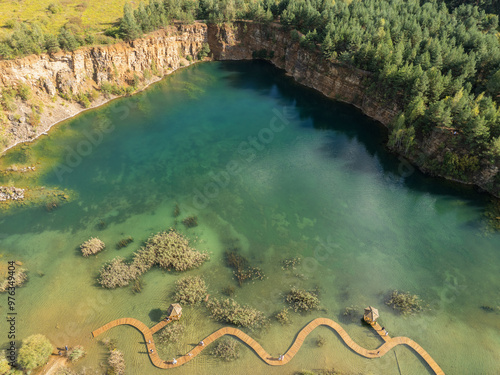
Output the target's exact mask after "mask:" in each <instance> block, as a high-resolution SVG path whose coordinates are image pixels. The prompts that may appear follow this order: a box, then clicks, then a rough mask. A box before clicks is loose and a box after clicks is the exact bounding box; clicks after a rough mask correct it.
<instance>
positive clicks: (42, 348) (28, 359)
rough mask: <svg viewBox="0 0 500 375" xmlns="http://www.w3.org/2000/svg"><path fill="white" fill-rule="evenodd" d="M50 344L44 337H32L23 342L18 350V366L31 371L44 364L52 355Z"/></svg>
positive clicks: (38, 335)
mask: <svg viewBox="0 0 500 375" xmlns="http://www.w3.org/2000/svg"><path fill="white" fill-rule="evenodd" d="M52 350H53V347H52V344H51V343H50V341H49V340H48V339H47V338H46V337H45V336H44V335H40V334H37V335H32V336H29V337H28V338H26V339H24V340H23V344H22V346H21V348H20V349H19V355H18V357H17V362H18V363H19V365H20V366H21V367H22V368H23V369H25V370H27V371H31V370H33V369H35V368H37V367H40V366H42V365H44V364H46V363H47V362H48V361H49V358H50V355H51V354H52Z"/></svg>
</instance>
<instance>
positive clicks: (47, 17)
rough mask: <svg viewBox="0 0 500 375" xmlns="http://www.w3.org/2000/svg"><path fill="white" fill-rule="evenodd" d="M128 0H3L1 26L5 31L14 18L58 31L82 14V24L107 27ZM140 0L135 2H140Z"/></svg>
mask: <svg viewBox="0 0 500 375" xmlns="http://www.w3.org/2000/svg"><path fill="white" fill-rule="evenodd" d="M127 2H128V1H127V0H107V1H97V0H60V1H58V0H21V1H19V0H16V1H14V0H10V1H4V2H3V4H2V12H0V26H1V27H2V28H4V31H5V30H6V29H7V30H8V27H9V25H11V24H12V20H18V21H28V22H34V21H39V22H42V23H44V24H45V27H46V28H47V30H48V31H50V32H53V33H56V34H57V32H58V31H59V28H60V27H62V26H64V25H65V24H66V22H68V20H69V19H70V18H73V17H78V18H81V22H82V26H83V27H85V28H89V29H93V30H96V31H103V30H105V29H107V28H108V27H109V26H110V25H111V23H113V22H115V21H116V20H117V19H118V18H120V17H121V16H122V15H123V6H124V5H125V3H127ZM138 5H139V2H136V4H135V6H138Z"/></svg>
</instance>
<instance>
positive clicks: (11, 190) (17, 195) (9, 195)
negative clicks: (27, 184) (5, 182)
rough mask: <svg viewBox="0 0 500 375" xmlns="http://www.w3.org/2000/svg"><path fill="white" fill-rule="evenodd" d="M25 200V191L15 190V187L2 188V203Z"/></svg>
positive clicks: (0, 187) (0, 193)
mask: <svg viewBox="0 0 500 375" xmlns="http://www.w3.org/2000/svg"><path fill="white" fill-rule="evenodd" d="M23 199H24V189H19V188H15V187H13V186H10V187H9V186H0V202H2V201H8V200H12V201H19V200H23Z"/></svg>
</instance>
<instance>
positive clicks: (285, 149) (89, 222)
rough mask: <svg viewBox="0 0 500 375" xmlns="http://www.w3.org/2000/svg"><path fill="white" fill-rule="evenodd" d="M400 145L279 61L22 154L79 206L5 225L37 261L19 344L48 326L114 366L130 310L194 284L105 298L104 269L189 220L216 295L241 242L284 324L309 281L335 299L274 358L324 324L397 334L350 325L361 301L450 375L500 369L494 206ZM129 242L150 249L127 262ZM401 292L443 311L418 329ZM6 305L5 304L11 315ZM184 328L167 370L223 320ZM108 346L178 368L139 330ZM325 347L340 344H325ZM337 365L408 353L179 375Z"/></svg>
mask: <svg viewBox="0 0 500 375" xmlns="http://www.w3.org/2000/svg"><path fill="white" fill-rule="evenodd" d="M84 131H85V132H86V133H84ZM385 137H386V132H385V130H384V129H383V128H382V127H381V126H379V125H378V124H377V123H375V122H373V121H371V120H369V119H368V118H366V117H365V116H363V115H362V114H361V113H360V112H359V111H358V110H356V109H355V108H352V107H350V106H347V105H344V104H341V103H335V102H333V101H330V100H327V99H325V98H323V97H322V96H320V95H318V94H317V93H315V92H313V91H311V90H308V89H305V88H303V87H299V86H298V85H296V84H294V83H293V82H292V81H291V80H290V79H289V78H287V77H285V76H284V75H283V74H282V72H280V71H278V70H276V69H274V68H273V67H271V66H269V65H267V64H264V63H259V62H231V63H229V62H228V63H206V64H199V65H196V66H193V67H189V68H186V69H184V70H182V71H180V72H177V73H175V74H173V75H172V76H169V77H168V78H166V79H165V80H163V81H162V82H161V83H159V84H157V85H155V86H154V87H152V88H150V89H148V90H147V91H146V92H144V93H141V94H139V95H136V96H133V97H131V98H125V99H120V100H116V101H113V102H112V103H110V104H108V105H106V106H105V107H103V108H101V109H98V110H95V111H91V112H86V113H85V114H82V115H81V116H78V117H77V118H75V119H73V120H71V121H68V122H66V123H64V124H61V125H59V126H58V127H57V129H55V130H53V131H51V133H50V135H49V137H46V138H44V139H41V140H40V141H38V142H36V143H35V144H33V145H32V146H30V147H28V148H26V147H25V148H17V149H15V150H13V151H12V152H10V153H9V154H8V155H7V156H5V157H4V160H3V161H4V164H6V163H7V162H12V163H23V162H36V161H42V163H43V164H42V166H43V165H53V166H54V168H53V169H51V170H50V171H49V172H48V173H46V174H45V175H44V177H43V181H42V183H44V184H46V185H47V186H58V187H60V188H66V189H69V190H72V191H73V192H74V196H75V199H74V200H73V201H72V202H71V203H68V204H66V205H63V206H61V207H60V208H58V209H56V210H54V211H52V212H47V211H46V210H45V208H44V207H32V208H23V209H19V210H15V211H13V212H11V213H8V214H7V213H2V214H0V215H1V216H0V233H1V237H0V241H1V242H0V251H2V252H3V258H2V260H10V259H19V260H21V261H22V262H23V263H24V264H25V266H26V267H27V268H28V269H29V271H30V274H29V276H30V280H29V282H28V283H27V284H26V286H25V287H23V288H21V289H19V290H18V295H17V301H18V306H17V308H18V313H19V322H18V326H17V329H18V333H19V336H18V337H19V338H22V337H25V336H27V335H29V334H33V333H38V332H40V333H43V334H45V335H47V336H48V337H49V338H50V339H51V340H52V342H53V343H54V344H56V345H58V346H64V345H76V344H82V345H84V346H85V347H86V348H87V349H88V355H87V357H86V359H84V360H83V361H82V362H81V363H80V365H79V366H80V367H93V368H96V369H97V368H99V363H101V362H103V361H105V358H106V356H105V350H104V348H103V347H102V346H101V345H99V344H98V342H97V340H92V339H91V337H90V336H91V335H90V332H91V331H92V330H94V329H96V328H98V327H99V326H101V325H103V324H105V323H107V322H108V321H110V320H112V319H116V318H120V317H127V316H129V317H134V318H137V319H139V320H141V321H143V322H144V323H146V324H148V325H153V324H154V323H155V321H156V320H157V319H158V309H163V310H164V309H166V308H167V307H168V305H169V303H170V301H171V294H172V292H173V285H174V282H175V280H176V279H178V278H179V277H180V275H179V274H173V273H166V272H162V271H160V270H153V271H150V272H149V273H147V274H146V275H145V276H144V281H145V287H144V289H143V291H142V293H140V294H133V293H132V291H131V290H130V288H123V289H119V290H112V291H108V290H102V289H101V288H99V287H98V286H97V285H96V282H95V280H96V276H97V273H98V270H99V268H100V267H101V265H102V264H103V263H105V262H106V261H108V260H110V259H112V258H114V257H115V256H117V255H120V256H124V257H127V256H129V255H130V254H132V253H133V252H134V251H135V250H137V249H138V248H139V247H140V245H141V243H142V241H144V240H145V239H147V237H148V236H149V235H150V234H152V233H156V232H158V231H160V230H164V229H166V228H168V227H173V226H177V228H178V229H179V230H180V231H181V232H183V233H184V234H187V235H188V236H189V237H190V238H192V239H197V243H196V247H197V248H198V249H200V250H206V251H210V252H211V253H212V258H211V261H210V262H209V263H207V264H205V265H204V266H203V267H201V268H200V269H198V270H194V271H189V272H188V274H193V275H194V274H203V275H204V276H205V277H206V279H207V282H208V284H209V289H210V294H211V296H221V295H222V293H221V290H222V288H223V287H226V286H228V285H235V286H236V282H235V281H234V280H233V279H232V271H231V269H229V268H227V267H226V266H225V265H224V261H223V254H224V251H225V250H226V249H227V248H229V247H231V246H234V245H235V244H236V245H237V246H239V247H241V249H242V250H241V251H242V253H244V254H245V255H246V256H247V257H248V258H249V260H250V261H251V262H252V264H253V265H254V266H258V267H261V268H262V269H263V271H264V273H265V274H266V276H267V278H266V279H265V280H263V281H255V282H254V283H249V284H245V285H244V286H243V287H241V288H239V287H237V289H236V295H235V299H236V300H237V301H240V302H244V303H248V304H250V305H252V306H254V307H257V308H259V309H260V310H262V311H263V312H264V313H265V314H266V315H268V316H271V315H274V314H275V313H276V312H277V311H278V310H280V309H281V308H282V307H283V306H284V301H283V300H284V295H285V294H286V293H287V292H288V291H289V290H290V288H291V286H293V285H296V286H299V287H302V288H306V289H312V288H315V287H318V288H319V290H320V298H321V301H322V307H324V310H322V311H318V312H314V313H311V314H307V315H299V314H293V324H291V325H290V326H285V327H282V326H281V325H279V324H278V323H277V322H276V321H274V322H273V323H272V324H271V326H270V328H269V329H268V330H266V331H263V332H256V333H252V335H253V336H255V338H256V339H257V340H258V341H259V342H260V343H261V344H262V345H263V346H264V348H266V349H267V350H268V351H269V352H270V353H271V354H273V355H276V356H277V355H279V354H280V353H283V352H284V351H285V350H286V349H287V348H288V346H289V344H290V343H291V341H292V340H293V338H294V336H295V334H296V332H297V331H298V330H299V329H300V328H301V327H303V325H305V324H306V323H307V322H308V321H310V320H312V319H313V318H315V317H319V316H324V317H330V318H332V319H334V320H336V321H339V322H340V323H341V324H342V325H343V326H344V328H345V329H346V330H347V331H348V333H349V334H350V335H351V336H352V337H353V338H354V340H355V341H356V342H358V343H359V344H360V345H362V346H365V347H371V348H375V347H376V346H378V345H379V344H380V340H379V339H378V338H376V337H375V336H374V335H373V333H372V332H371V331H370V330H369V329H367V328H366V327H363V326H361V324H360V323H358V322H354V323H350V322H348V321H347V320H345V319H344V317H343V316H342V313H343V311H344V308H345V307H346V306H350V305H357V306H359V307H365V306H366V305H369V304H370V305H374V306H376V307H378V308H379V310H380V313H381V324H382V325H385V326H386V327H387V329H388V330H389V332H390V334H391V335H393V336H399V335H401V336H408V337H410V338H412V339H414V340H415V341H417V342H418V343H419V344H420V345H422V346H423V347H424V348H425V349H426V350H427V351H428V352H429V353H430V354H431V355H432V356H433V357H434V359H435V360H436V361H437V362H438V363H439V364H440V365H441V367H442V368H443V370H444V371H445V372H446V373H447V374H497V373H498V367H499V366H498V364H499V363H500V314H499V313H488V312H485V311H483V310H482V309H480V306H481V305H490V306H499V305H500V279H499V277H498V275H499V274H500V253H499V251H498V250H499V248H500V235H498V234H494V235H485V234H484V233H485V231H484V226H485V224H484V223H483V220H482V213H483V209H484V204H485V202H486V200H487V199H486V197H483V196H479V195H477V194H475V193H474V192H473V191H472V190H470V189H465V188H460V187H457V186H455V185H453V184H450V183H446V182H443V181H441V180H436V179H431V178H428V177H425V176H423V175H421V174H420V173H418V172H417V171H414V170H413V169H412V168H411V167H410V166H409V165H408V164H406V163H405V162H404V161H402V160H399V159H398V158H397V157H395V156H394V155H391V154H389V153H387V152H386V151H385V150H384V148H383V143H384V141H385ZM10 179H11V180H13V181H15V178H12V177H10ZM2 183H6V181H2ZM176 204H179V206H180V208H181V215H180V217H179V218H180V219H182V218H184V217H187V216H189V215H191V214H196V215H197V216H198V222H199V226H198V227H196V228H191V229H186V228H185V227H184V226H183V225H182V224H177V223H176V222H175V218H174V217H173V210H174V207H175V205H176ZM101 221H103V222H104V223H105V228H102V227H100V226H99V223H100V222H101ZM129 235H130V236H133V237H134V238H135V242H133V243H132V244H131V245H130V246H128V247H127V248H124V249H121V250H116V249H115V247H114V244H115V243H116V242H118V241H119V240H120V239H122V238H123V237H126V236H129ZM90 236H99V237H100V238H101V239H102V240H103V241H104V242H105V243H106V244H107V245H108V246H107V249H106V250H105V251H104V252H103V253H101V254H99V255H98V256H96V257H94V258H90V259H85V258H83V257H82V256H81V255H80V254H79V251H78V250H77V247H78V245H79V244H80V243H82V242H83V241H85V240H86V239H88V238H89V237H90ZM297 255H300V256H301V257H302V258H303V259H304V261H303V262H302V265H301V266H300V267H299V268H298V269H297V270H296V271H294V272H291V271H283V270H282V269H281V261H282V260H283V259H285V258H289V257H292V256H297ZM42 274H43V276H42ZM393 289H400V290H408V291H411V292H412V293H416V294H419V295H420V296H421V297H422V298H423V299H424V300H425V301H426V302H427V303H428V304H429V310H428V311H426V312H424V313H421V314H419V315H415V316H412V317H409V318H405V317H403V316H401V315H398V314H396V313H394V312H393V311H392V310H391V309H390V308H388V307H387V306H385V305H384V303H383V301H384V298H385V296H386V295H387V293H388V292H389V291H390V290H393ZM6 298H7V297H6V296H5V295H2V296H0V301H1V302H0V306H1V308H2V311H3V312H4V314H5V312H6ZM182 319H183V322H184V324H185V325H186V333H185V337H183V339H182V342H181V343H179V344H178V346H177V347H176V348H172V349H171V350H169V351H163V352H162V355H163V357H164V358H165V359H171V358H173V357H174V356H176V355H179V354H180V353H183V352H185V351H186V350H187V349H189V348H190V347H191V344H193V343H197V342H198V341H199V340H200V339H201V338H203V337H204V336H205V335H208V334H210V333H211V332H212V331H214V330H215V329H217V328H218V327H220V326H221V325H220V324H218V323H215V322H213V321H212V320H211V319H210V318H209V317H208V314H207V312H206V311H205V310H204V308H196V309H195V308H185V310H184V315H183V318H182ZM2 327H6V326H5V324H4V325H2ZM5 332H6V328H5ZM106 335H107V336H108V337H112V338H114V339H116V341H117V345H118V347H119V348H120V349H122V350H123V351H124V352H125V355H126V361H127V368H128V372H127V373H128V374H160V373H164V372H165V371H164V370H163V371H162V370H158V369H156V368H154V367H153V366H152V365H151V363H150V362H149V359H148V357H147V355H146V353H145V350H144V346H143V345H142V343H141V336H140V334H139V333H138V332H137V331H135V330H134V329H133V328H130V327H119V328H115V329H114V330H112V331H109V334H106ZM318 335H321V336H323V337H325V338H326V345H324V346H323V347H321V348H318V347H317V346H316V344H315V342H316V339H317V337H318ZM4 336H5V337H4ZM4 336H2V338H3V340H2V343H4V344H5V343H6V342H7V340H6V334H5V335H4ZM394 352H395V353H396V355H397V360H398V362H399V366H400V368H401V372H402V373H403V374H409V375H416V374H427V373H429V370H428V369H427V368H426V367H425V365H423V364H422V362H421V361H420V360H419V358H417V357H416V356H415V355H414V353H413V352H412V351H411V350H410V349H407V348H403V347H398V348H396V349H395V350H394ZM330 367H335V368H337V369H339V370H344V371H346V372H349V371H350V372H352V373H363V374H399V371H398V364H397V361H396V357H395V355H394V353H393V352H391V353H389V354H388V355H386V356H385V357H384V358H382V359H379V360H366V359H363V358H361V357H359V356H358V355H356V354H354V353H353V352H351V351H350V350H349V349H348V348H346V347H345V346H344V345H343V343H342V342H341V341H340V340H339V339H338V337H337V336H336V335H335V334H334V333H333V332H331V331H329V330H328V329H326V328H321V329H318V332H315V333H313V334H312V335H311V336H310V338H309V339H308V340H307V341H306V342H305V344H304V346H303V348H302V349H301V351H300V353H299V354H298V355H297V356H296V357H295V359H294V360H293V361H292V362H291V363H290V364H288V365H287V366H286V367H283V368H272V367H269V366H267V365H265V364H264V363H263V362H262V361H260V360H259V359H257V357H256V356H255V355H254V354H253V352H251V351H250V350H247V349H245V350H243V353H242V358H241V359H240V360H238V361H236V362H234V363H231V364H225V363H224V364H221V363H220V362H218V361H216V360H214V359H213V358H212V357H211V356H209V355H203V356H201V357H198V358H197V359H196V360H194V361H192V362H191V363H189V364H187V365H186V366H184V367H182V368H179V369H176V370H171V371H172V372H175V373H179V374H181V373H183V374H216V373H217V374H231V373H241V374H247V373H255V374H267V373H275V374H281V373H290V374H291V373H293V372H294V371H298V370H302V369H321V368H330Z"/></svg>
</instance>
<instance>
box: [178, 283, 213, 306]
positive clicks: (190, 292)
mask: <svg viewBox="0 0 500 375" xmlns="http://www.w3.org/2000/svg"><path fill="white" fill-rule="evenodd" d="M206 295H207V285H206V284H205V280H203V278H202V277H200V276H186V277H183V278H181V279H179V280H177V282H176V283H175V296H174V300H175V301H176V302H179V303H181V304H186V305H195V304H197V303H200V302H202V301H203V299H204V298H205V296H206Z"/></svg>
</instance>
